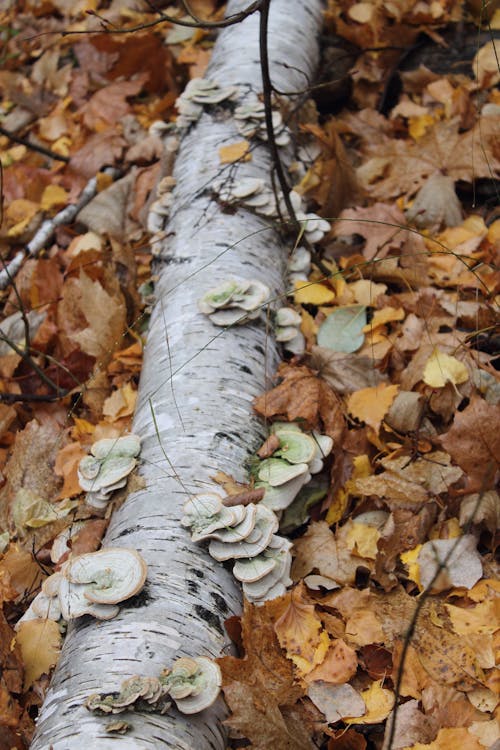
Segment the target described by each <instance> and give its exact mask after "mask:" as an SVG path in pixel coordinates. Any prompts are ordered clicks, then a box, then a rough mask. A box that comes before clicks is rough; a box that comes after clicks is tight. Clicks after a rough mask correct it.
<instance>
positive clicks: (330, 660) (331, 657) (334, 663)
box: [305, 638, 358, 716]
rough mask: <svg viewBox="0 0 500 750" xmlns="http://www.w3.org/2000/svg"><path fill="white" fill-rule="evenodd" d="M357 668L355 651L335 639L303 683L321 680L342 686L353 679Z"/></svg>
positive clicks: (340, 640) (339, 639)
mask: <svg viewBox="0 0 500 750" xmlns="http://www.w3.org/2000/svg"><path fill="white" fill-rule="evenodd" d="M357 668H358V657H357V656H356V651H355V650H354V649H353V648H351V646H348V645H347V643H345V641H343V640H342V639H341V638H336V639H334V640H333V641H331V643H330V646H329V649H328V652H327V654H326V656H325V658H324V660H323V661H322V662H321V664H318V665H317V666H316V667H314V669H312V670H311V671H310V672H309V673H308V674H307V675H306V676H305V681H306V683H307V684H312V683H314V682H316V681H317V680H321V681H322V682H325V683H329V684H332V685H342V684H343V683H344V682H348V681H349V680H350V679H351V678H352V677H354V675H355V674H356V671H357ZM349 715H350V716H352V714H349Z"/></svg>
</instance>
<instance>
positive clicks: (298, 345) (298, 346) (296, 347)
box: [284, 331, 306, 354]
mask: <svg viewBox="0 0 500 750" xmlns="http://www.w3.org/2000/svg"><path fill="white" fill-rule="evenodd" d="M284 348H285V349H286V351H287V352H291V353H292V354H302V352H303V351H304V350H305V348H306V339H305V336H304V334H303V333H302V331H297V333H296V335H295V336H294V337H293V339H289V340H288V341H285V342H284Z"/></svg>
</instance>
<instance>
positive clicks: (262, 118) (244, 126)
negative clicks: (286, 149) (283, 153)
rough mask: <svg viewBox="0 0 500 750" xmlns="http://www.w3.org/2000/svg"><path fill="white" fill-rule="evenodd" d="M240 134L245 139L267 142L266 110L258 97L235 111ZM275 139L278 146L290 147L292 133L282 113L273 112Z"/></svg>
mask: <svg viewBox="0 0 500 750" xmlns="http://www.w3.org/2000/svg"><path fill="white" fill-rule="evenodd" d="M234 119H235V120H236V127H237V128H238V132H239V133H240V134H241V135H242V136H244V137H245V138H259V139H260V140H261V141H267V139H268V138H267V128H266V109H265V106H264V104H263V102H261V101H260V100H259V99H258V98H257V97H256V96H252V97H248V98H247V99H246V100H244V101H243V103H242V104H240V105H239V106H238V107H236V109H235V110H234ZM272 119H273V130H274V139H275V141H276V145H277V146H288V144H289V143H290V131H289V130H288V128H287V127H286V126H285V125H284V123H283V118H282V117H281V113H280V112H278V111H277V110H273V112H272Z"/></svg>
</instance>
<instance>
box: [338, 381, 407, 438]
mask: <svg viewBox="0 0 500 750" xmlns="http://www.w3.org/2000/svg"><path fill="white" fill-rule="evenodd" d="M398 390H399V386H397V385H385V383H380V384H379V385H377V386H375V387H373V388H362V389H361V390H360V391H355V392H354V393H353V394H351V396H349V399H348V401H347V408H348V410H349V413H350V414H351V415H352V416H353V417H355V418H356V419H359V420H360V421H361V422H365V423H366V424H367V425H368V426H369V427H372V428H373V429H374V430H375V432H378V431H379V428H380V424H381V422H382V420H383V418H384V417H385V415H386V414H387V412H388V411H389V409H390V406H391V404H392V402H393V401H394V399H395V398H396V395H397V392H398Z"/></svg>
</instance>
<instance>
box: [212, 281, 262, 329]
mask: <svg viewBox="0 0 500 750" xmlns="http://www.w3.org/2000/svg"><path fill="white" fill-rule="evenodd" d="M270 295H271V292H270V290H269V287H268V286H266V284H263V283H262V282H261V281H257V280H255V279H254V280H251V281H249V280H246V279H230V280H229V281H225V282H223V283H222V284H219V286H217V287H215V288H214V289H211V290H210V291H209V292H207V293H206V294H205V296H204V297H202V298H201V300H199V302H198V309H199V310H200V312H202V313H203V314H204V315H208V316H209V318H210V320H211V322H212V323H213V324H214V325H216V326H223V327H225V326H231V325H235V324H237V325H241V324H243V323H247V322H248V321H249V320H254V319H255V318H257V317H258V316H259V314H260V308H261V307H262V305H264V304H265V303H266V302H267V301H268V300H269V298H270Z"/></svg>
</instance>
